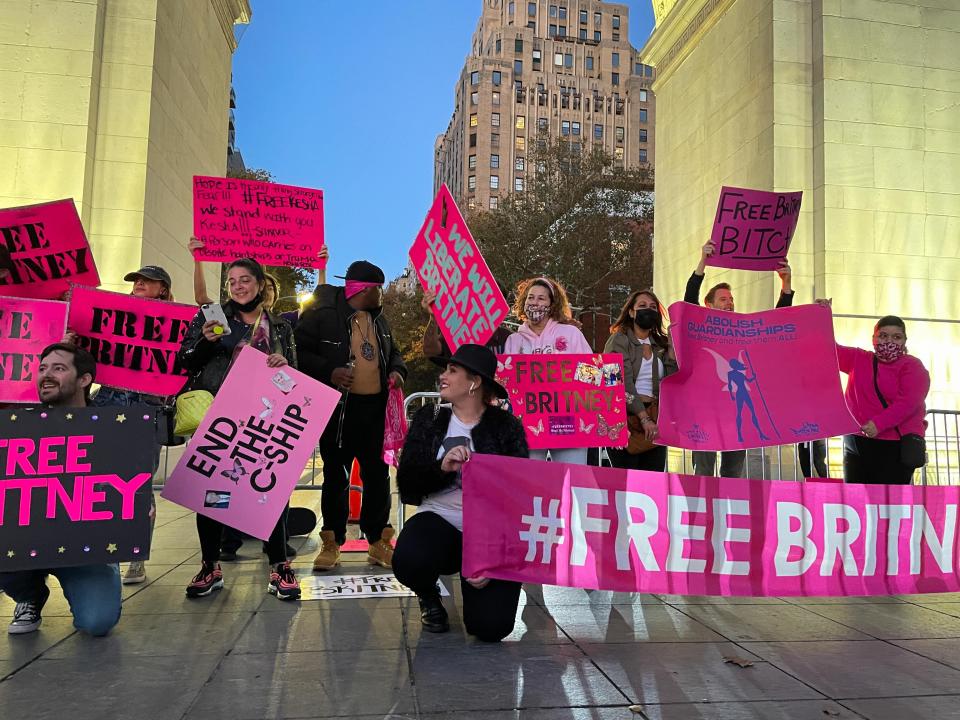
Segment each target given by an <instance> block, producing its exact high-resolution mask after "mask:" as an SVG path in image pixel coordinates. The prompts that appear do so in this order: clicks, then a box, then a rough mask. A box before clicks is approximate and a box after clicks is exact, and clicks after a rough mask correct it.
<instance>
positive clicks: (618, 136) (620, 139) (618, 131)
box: [617, 125, 624, 143]
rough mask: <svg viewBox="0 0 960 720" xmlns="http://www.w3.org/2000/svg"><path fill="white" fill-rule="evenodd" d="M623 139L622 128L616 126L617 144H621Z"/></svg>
mask: <svg viewBox="0 0 960 720" xmlns="http://www.w3.org/2000/svg"><path fill="white" fill-rule="evenodd" d="M623 138H624V132H623V127H621V126H619V125H618V126H617V142H618V143H622V142H623Z"/></svg>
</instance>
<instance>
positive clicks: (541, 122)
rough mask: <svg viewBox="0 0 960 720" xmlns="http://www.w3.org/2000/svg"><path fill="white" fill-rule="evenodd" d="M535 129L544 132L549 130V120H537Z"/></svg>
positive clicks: (543, 118)
mask: <svg viewBox="0 0 960 720" xmlns="http://www.w3.org/2000/svg"><path fill="white" fill-rule="evenodd" d="M537 127H539V128H540V129H541V130H543V131H544V132H546V131H547V130H548V129H549V128H550V118H545V117H542V118H537Z"/></svg>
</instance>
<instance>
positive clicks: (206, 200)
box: [193, 175, 327, 268]
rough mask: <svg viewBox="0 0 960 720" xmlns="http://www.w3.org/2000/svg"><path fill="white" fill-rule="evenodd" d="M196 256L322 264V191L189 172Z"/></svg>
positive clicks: (213, 259)
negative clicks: (197, 247) (199, 245)
mask: <svg viewBox="0 0 960 720" xmlns="http://www.w3.org/2000/svg"><path fill="white" fill-rule="evenodd" d="M193 234H194V235H195V236H196V238H197V239H198V240H202V241H203V243H204V247H203V248H201V249H200V250H197V251H195V252H194V257H195V258H196V259H197V260H206V261H209V262H230V261H231V260H234V259H236V258H241V257H251V258H254V259H255V260H257V261H258V262H260V263H263V264H264V265H279V266H290V267H303V268H323V267H326V264H327V261H326V260H325V259H323V260H322V259H320V258H318V257H317V253H318V252H320V248H321V247H323V190H311V189H310V188H302V187H295V186H293V185H280V184H279V183H270V182H260V181H258V180H240V179H238V178H221V177H203V176H200V175H195V176H194V177H193Z"/></svg>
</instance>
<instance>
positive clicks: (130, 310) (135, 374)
mask: <svg viewBox="0 0 960 720" xmlns="http://www.w3.org/2000/svg"><path fill="white" fill-rule="evenodd" d="M196 314H197V308H196V307H194V306H192V305H180V304H179V303H172V302H166V301H163V300H151V299H148V298H142V297H136V296H134V295H124V294H122V293H115V292H108V291H106V290H94V289H93V288H88V287H77V286H75V287H73V288H72V289H71V291H70V315H69V320H68V323H67V325H68V326H69V328H70V329H71V330H72V331H73V332H75V333H76V334H77V345H79V346H80V347H82V348H83V349H84V350H87V351H89V352H90V354H91V355H93V357H94V359H95V360H96V361H97V382H98V383H100V384H101V385H109V386H110V387H116V388H121V389H123V390H133V391H135V392H142V393H147V394H149V395H160V396H167V395H176V394H177V393H178V392H179V391H180V390H181V389H183V386H184V384H185V383H186V382H187V372H186V370H185V369H184V368H183V367H181V365H180V363H179V362H178V361H177V353H178V352H179V351H180V345H181V343H182V342H183V337H184V335H186V334H187V328H188V327H189V326H190V321H191V320H193V318H194V316H195V315H196Z"/></svg>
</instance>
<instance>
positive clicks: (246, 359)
mask: <svg viewBox="0 0 960 720" xmlns="http://www.w3.org/2000/svg"><path fill="white" fill-rule="evenodd" d="M340 397H341V396H340V393H339V392H337V391H336V390H334V389H333V388H331V387H328V386H327V385H324V384H323V383H321V382H320V381H318V380H314V379H313V378H311V377H308V376H307V375H304V374H303V373H301V372H299V371H298V370H294V369H293V368H291V367H281V368H270V367H267V356H266V355H264V354H263V353H261V352H259V351H257V350H255V349H253V348H251V347H249V346H247V347H245V348H244V349H243V350H241V351H240V354H239V355H238V356H237V359H236V361H235V362H234V364H233V367H232V368H231V369H230V372H229V373H228V374H227V378H226V380H225V381H224V383H223V385H222V386H221V388H220V391H219V392H218V393H217V395H216V398H215V399H214V402H213V405H212V406H211V407H210V409H209V410H208V411H207V415H206V417H205V418H204V419H203V422H202V423H201V424H200V427H199V428H197V432H196V433H194V435H193V437H192V438H191V439H190V441H189V442H188V443H187V448H186V450H184V453H183V455H182V456H181V458H180V462H178V463H177V467H176V468H175V469H174V471H173V473H172V474H171V475H170V477H169V478H168V479H167V482H166V485H164V488H163V493H162V495H163V497H165V498H166V499H167V500H171V501H173V502H175V503H177V504H178V505H182V506H183V507H185V508H189V509H190V510H194V511H196V512H198V513H200V514H201V515H206V516H207V517H211V518H213V519H214V520H219V521H220V522H222V523H223V524H224V525H228V526H230V527H232V528H236V529H237V530H240V531H241V532H245V533H247V534H249V535H253V536H254V537H257V538H260V539H261V540H266V539H267V538H268V537H270V533H271V532H272V531H273V528H274V526H275V525H276V524H277V519H278V518H279V517H280V513H281V512H282V511H283V508H284V506H285V505H286V504H287V501H288V500H289V499H290V495H291V494H292V493H293V489H294V487H296V484H297V481H298V480H299V479H300V473H301V472H303V468H304V467H305V466H306V464H307V460H308V459H309V458H310V456H311V454H312V453H313V450H314V448H315V447H316V445H317V441H318V440H319V439H320V434H321V433H322V432H323V428H324V427H325V426H326V424H327V422H328V421H329V420H330V416H331V415H332V414H333V411H334V409H335V408H336V406H337V402H339V400H340Z"/></svg>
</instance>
